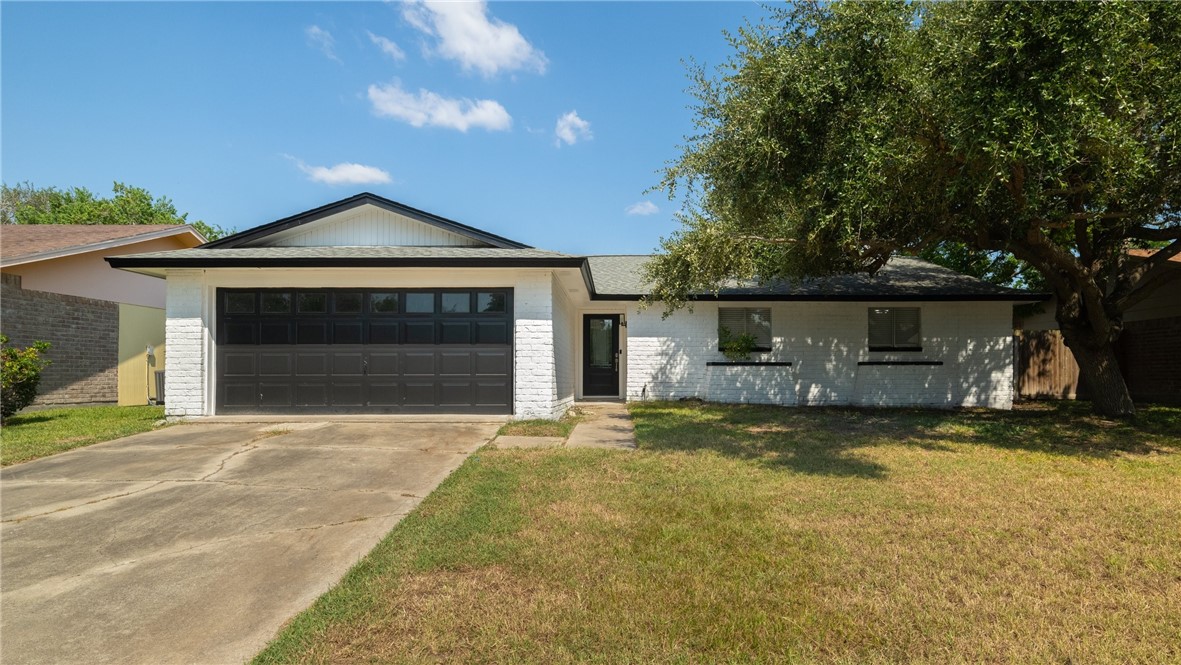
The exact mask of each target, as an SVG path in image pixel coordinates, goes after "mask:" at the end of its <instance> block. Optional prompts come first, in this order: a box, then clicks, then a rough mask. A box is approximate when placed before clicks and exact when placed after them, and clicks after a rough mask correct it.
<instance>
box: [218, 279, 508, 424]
mask: <svg viewBox="0 0 1181 665" xmlns="http://www.w3.org/2000/svg"><path fill="white" fill-rule="evenodd" d="M217 317H218V326H217V340H216V343H217V404H218V412H219V413H226V414H230V413H512V369H513V362H512V321H513V317H512V290H511V289H218V292H217Z"/></svg>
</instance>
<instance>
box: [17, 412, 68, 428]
mask: <svg viewBox="0 0 1181 665" xmlns="http://www.w3.org/2000/svg"><path fill="white" fill-rule="evenodd" d="M60 418H61V416H42V415H37V414H36V413H30V414H29V415H15V416H12V417H11V418H9V419H8V420H6V421H4V426H5V427H17V426H19V425H32V424H33V423H44V422H49V421H50V420H58V419H60Z"/></svg>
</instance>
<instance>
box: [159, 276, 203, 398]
mask: <svg viewBox="0 0 1181 665" xmlns="http://www.w3.org/2000/svg"><path fill="white" fill-rule="evenodd" d="M167 286H168V301H167V305H166V310H165V311H166V312H167V317H168V318H167V320H166V322H165V325H164V338H165V344H166V345H167V348H168V353H167V354H165V358H164V363H165V367H164V369H165V372H164V413H165V415H168V416H200V415H204V414H205V344H204V339H205V327H204V325H203V324H202V322H201V311H202V307H201V303H202V279H201V271H199V270H170V271H168V280H167Z"/></svg>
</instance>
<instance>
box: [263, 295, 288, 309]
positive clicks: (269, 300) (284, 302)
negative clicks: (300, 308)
mask: <svg viewBox="0 0 1181 665" xmlns="http://www.w3.org/2000/svg"><path fill="white" fill-rule="evenodd" d="M262 313H263V314H290V313H291V294H290V293H268V292H265V291H264V292H263V294H262Z"/></svg>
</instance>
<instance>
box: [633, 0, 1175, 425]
mask: <svg viewBox="0 0 1181 665" xmlns="http://www.w3.org/2000/svg"><path fill="white" fill-rule="evenodd" d="M732 42H733V46H734V48H735V52H734V54H733V56H732V57H731V60H730V61H729V62H728V63H727V64H725V65H724V66H723V67H721V68H720V69H719V70H718V71H717V72H716V73H710V72H706V71H705V70H703V69H701V68H694V70H693V81H694V83H693V87H694V93H695V95H696V97H697V99H698V102H699V103H698V105H697V107H696V112H697V123H698V129H699V133H698V134H697V135H696V136H692V137H690V138H689V139H688V140H687V143H686V145H685V146H684V148H683V152H682V153H681V155H680V156H679V157H678V159H676V160H675V161H674V162H672V163H671V164H670V165H669V167H668V168H667V170H666V171H665V174H664V179H663V186H664V187H665V188H667V190H668V191H669V194H670V196H674V197H677V196H682V198H683V199H684V200H685V201H686V204H685V208H684V212H683V213H682V215H681V222H682V228H681V229H680V230H678V231H677V232H675V233H673V234H672V235H671V236H670V237H668V238H666V239H665V240H663V241H662V248H663V250H664V251H663V252H662V253H661V254H660V255H658V257H657V258H656V259H654V260H653V261H652V262H651V263H650V264H649V277H650V278H652V280H653V282H654V285H655V286H654V289H653V293H652V296H651V297H652V298H653V299H654V300H657V301H663V302H664V303H665V305H666V306H667V307H671V308H675V307H679V306H681V305H683V304H685V302H686V301H687V300H688V299H689V298H691V296H692V294H693V293H695V292H700V291H702V290H712V289H716V288H718V287H719V286H720V285H721V284H723V283H724V282H725V281H726V280H728V279H734V278H743V279H759V280H771V279H780V278H801V277H815V276H823V275H829V274H833V273H838V272H849V271H868V272H873V271H875V270H877V269H878V268H880V267H881V266H882V265H883V264H884V263H885V262H886V261H887V259H888V258H889V257H890V256H891V255H892V254H895V253H919V252H923V251H928V252H930V251H931V250H932V249H933V248H938V247H941V246H943V247H947V246H962V247H964V248H967V249H968V250H970V251H975V252H990V253H994V254H999V255H1012V256H1013V257H1015V258H1016V259H1017V260H1019V261H1020V262H1022V263H1023V264H1025V265H1028V266H1029V267H1031V268H1032V269H1034V270H1036V271H1037V273H1038V274H1040V276H1041V278H1042V279H1044V284H1045V286H1046V288H1048V289H1049V290H1050V291H1051V292H1052V293H1053V295H1054V296H1056V303H1057V311H1056V316H1057V319H1058V323H1059V325H1060V327H1061V330H1062V334H1063V336H1064V339H1065V340H1066V342H1067V344H1068V345H1069V347H1070V349H1071V351H1072V352H1073V353H1074V356H1075V358H1076V359H1077V360H1078V364H1079V366H1080V368H1081V371H1082V373H1083V375H1084V377H1085V380H1086V381H1087V383H1088V385H1089V386H1090V388H1091V391H1092V395H1093V403H1094V407H1095V409H1096V410H1097V411H1099V412H1101V413H1104V414H1107V415H1115V416H1125V415H1131V414H1133V413H1134V407H1133V404H1132V401H1131V398H1130V397H1129V395H1128V391H1127V387H1126V386H1125V384H1124V381H1123V378H1122V377H1121V375H1120V372H1119V367H1118V364H1117V360H1116V356H1115V353H1114V348H1113V343H1114V342H1115V340H1116V339H1117V338H1118V337H1119V334H1120V331H1121V329H1122V321H1123V316H1124V313H1125V312H1126V311H1127V310H1128V308H1129V307H1132V306H1133V305H1135V304H1136V303H1137V302H1140V301H1141V300H1143V299H1144V298H1145V297H1147V296H1148V295H1149V294H1150V293H1151V292H1152V291H1153V290H1154V289H1155V288H1156V287H1158V286H1159V285H1160V284H1161V283H1163V282H1164V281H1166V280H1167V279H1168V278H1169V274H1168V271H1167V267H1166V266H1165V262H1166V261H1167V260H1168V259H1169V258H1170V257H1173V256H1175V255H1177V254H1178V253H1179V252H1181V210H1179V202H1181V143H1179V139H1181V122H1179V120H1181V3H1122V2H1104V3H992V2H989V3H983V2H981V3H960V2H933V3H926V2H917V3H901V2H891V3H860V2H858V3H853V2H849V3H834V4H827V3H825V4H820V3H798V4H795V5H793V6H792V7H791V8H790V9H787V10H784V11H783V12H781V13H779V14H778V15H777V16H776V18H775V20H774V21H771V22H768V23H766V24H763V25H760V26H753V27H749V28H747V29H744V30H742V31H740V33H739V34H738V35H736V36H734V37H732ZM1148 245H1151V246H1154V247H1159V248H1160V249H1159V250H1158V251H1157V252H1156V254H1155V255H1154V256H1152V257H1151V258H1148V259H1143V258H1137V257H1134V256H1131V255H1129V253H1128V251H1127V250H1128V249H1129V248H1131V247H1137V246H1148Z"/></svg>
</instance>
